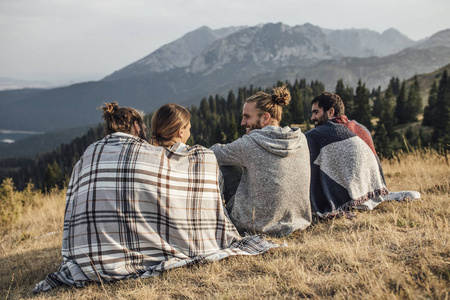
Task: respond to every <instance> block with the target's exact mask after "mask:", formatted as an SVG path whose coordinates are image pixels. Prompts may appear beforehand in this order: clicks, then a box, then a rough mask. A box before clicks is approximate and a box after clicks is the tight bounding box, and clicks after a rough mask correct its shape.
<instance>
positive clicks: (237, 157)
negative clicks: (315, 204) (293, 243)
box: [211, 86, 311, 236]
mask: <svg viewBox="0 0 450 300" xmlns="http://www.w3.org/2000/svg"><path fill="white" fill-rule="evenodd" d="M290 100H291V95H290V93H289V90H288V89H287V88H286V86H282V87H278V88H275V89H274V90H273V94H267V93H264V92H258V93H256V94H255V95H253V96H251V97H249V98H248V99H247V100H246V101H245V104H244V107H243V112H242V122H241V125H242V126H244V127H245V128H246V130H247V134H246V135H244V136H243V137H242V138H240V139H238V140H236V141H234V142H232V143H229V144H226V145H221V144H215V145H213V146H212V147H211V150H213V151H214V154H215V155H216V157H217V161H218V162H219V165H220V166H222V167H221V171H222V172H223V175H224V179H225V191H224V196H225V202H226V206H227V207H226V208H227V211H228V214H229V216H230V219H231V221H232V222H233V223H234V225H235V226H236V227H237V229H238V230H239V231H240V232H241V233H243V232H250V233H252V232H260V233H265V234H269V235H275V236H283V235H288V234H291V233H292V232H293V231H295V230H302V229H304V228H306V227H308V226H309V225H310V224H311V206H310V201H309V184H310V176H311V175H310V164H309V150H308V144H307V142H306V138H305V135H304V134H303V133H302V132H301V130H300V129H299V128H297V127H292V128H291V127H289V126H286V127H284V128H282V127H280V121H281V117H282V114H283V106H284V105H288V104H289V102H290ZM231 166H232V167H231Z"/></svg>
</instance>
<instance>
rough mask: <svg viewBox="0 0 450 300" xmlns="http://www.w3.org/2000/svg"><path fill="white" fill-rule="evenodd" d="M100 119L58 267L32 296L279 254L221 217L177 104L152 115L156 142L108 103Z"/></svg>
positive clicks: (208, 154)
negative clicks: (101, 129)
mask: <svg viewBox="0 0 450 300" xmlns="http://www.w3.org/2000/svg"><path fill="white" fill-rule="evenodd" d="M103 118H104V119H105V120H106V134H107V135H106V136H105V137H104V138H103V139H102V140H100V141H97V142H95V143H93V144H92V145H90V146H89V147H88V148H87V149H86V151H85V152H84V154H83V155H82V157H81V158H80V160H79V161H78V162H77V164H76V165H75V167H74V168H73V173H72V175H71V179H70V183H69V186H68V190H67V197H66V208H65V217H64V229H63V241H62V256H63V262H62V263H61V265H60V267H59V270H58V271H57V272H55V273H52V274H49V275H48V276H47V277H46V279H45V280H43V281H41V282H39V283H38V284H37V285H36V287H35V288H34V290H33V292H34V293H37V292H42V291H48V290H50V289H52V288H54V287H57V286H61V285H71V286H75V287H83V286H85V285H86V284H87V283H89V282H113V281H117V280H122V279H126V278H145V277H149V276H153V275H157V274H158V272H160V271H164V270H168V269H172V268H176V267H181V266H186V265H193V264H200V263H205V262H210V261H215V260H219V259H222V258H225V257H228V256H231V255H256V254H261V253H263V252H265V251H267V250H269V249H271V248H274V247H278V245H277V244H275V243H273V242H271V241H268V240H265V239H264V237H262V236H249V237H245V238H241V237H240V236H239V233H238V232H237V230H236V229H235V227H234V226H233V224H232V223H231V222H230V221H229V220H228V218H227V217H226V215H225V213H224V209H223V204H222V199H221V194H220V189H219V184H218V182H219V168H218V165H217V161H216V158H215V155H214V153H213V152H212V151H211V150H209V149H206V148H204V147H202V146H198V145H197V146H193V147H189V146H186V145H185V143H186V141H187V139H188V138H189V135H190V131H189V129H190V121H189V120H190V114H189V112H188V111H187V110H186V109H185V108H184V107H181V106H179V105H176V104H166V105H164V106H163V107H161V108H160V109H159V110H158V111H157V112H155V114H154V116H153V119H152V129H153V133H152V136H151V142H152V144H153V145H152V144H149V143H148V142H146V141H145V140H144V139H145V130H146V127H145V125H144V122H143V118H142V114H141V113H139V112H137V111H136V110H134V109H132V108H119V106H118V105H117V103H107V104H106V105H105V106H104V107H103ZM155 145H156V146H155Z"/></svg>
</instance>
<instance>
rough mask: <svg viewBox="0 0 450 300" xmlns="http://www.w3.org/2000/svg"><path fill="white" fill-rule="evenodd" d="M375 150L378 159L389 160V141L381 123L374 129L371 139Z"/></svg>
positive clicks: (390, 153) (390, 150)
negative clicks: (384, 158)
mask: <svg viewBox="0 0 450 300" xmlns="http://www.w3.org/2000/svg"><path fill="white" fill-rule="evenodd" d="M373 140H374V141H373V142H374V144H375V149H377V154H378V155H379V156H380V157H386V158H389V157H391V156H392V147H391V141H390V139H389V135H388V132H387V130H386V127H385V126H384V123H383V122H382V121H380V122H378V124H377V126H376V128H375V134H374V137H373Z"/></svg>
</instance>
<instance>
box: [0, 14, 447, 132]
mask: <svg viewBox="0 0 450 300" xmlns="http://www.w3.org/2000/svg"><path fill="white" fill-rule="evenodd" d="M448 63H450V29H446V30H443V31H440V32H438V33H436V34H435V35H433V36H431V37H429V38H427V39H424V40H421V41H412V40H410V39H409V38H408V37H406V36H405V35H403V34H401V33H400V32H399V31H397V30H395V29H388V30H386V31H385V32H383V33H381V34H380V33H377V32H375V31H371V30H368V29H347V30H330V29H323V28H320V27H318V26H314V25H312V24H304V25H298V26H288V25H285V24H282V23H277V24H273V23H269V24H261V25H258V26H254V27H230V28H223V29H218V30H212V29H210V28H208V27H201V28H199V29H197V30H195V31H192V32H189V33H187V34H186V35H184V36H183V37H181V38H179V39H177V40H175V41H173V42H172V43H170V44H167V45H164V46H162V47H161V48H159V49H157V50H156V51H154V52H152V53H150V54H149V55H147V56H146V57H144V58H142V59H139V60H138V61H136V62H134V63H131V64H130V65H128V66H125V67H124V68H122V69H120V70H118V71H116V72H114V73H112V74H110V75H108V76H106V77H105V78H104V79H102V80H100V81H95V82H85V83H80V84H75V85H71V86H67V87H62V88H56V89H49V90H40V89H33V90H12V91H2V92H0V107H1V110H2V112H3V116H2V118H0V128H2V129H13V130H31V129H32V130H36V131H48V130H54V129H58V128H69V127H76V126H80V125H86V124H96V123H98V122H99V121H100V120H101V119H100V112H99V111H97V110H96V107H99V106H100V105H102V103H103V102H106V101H117V102H119V104H120V105H121V106H132V107H136V108H138V109H142V110H144V111H146V112H150V111H152V110H154V109H156V108H157V107H159V106H160V105H162V104H163V103H166V102H177V103H180V104H182V105H185V106H189V105H191V104H198V102H199V101H200V99H201V98H203V97H205V96H208V95H210V94H216V93H219V94H225V93H227V92H228V91H229V90H230V89H233V90H236V89H237V88H238V87H239V86H248V85H250V84H253V85H254V86H262V87H265V86H272V85H273V84H275V83H276V82H277V81H284V80H290V81H294V80H295V79H297V78H305V79H307V80H308V81H311V80H319V81H321V82H323V83H324V84H325V88H326V89H327V90H330V91H332V90H334V86H335V84H336V82H337V80H338V79H340V78H342V79H343V80H344V83H345V84H346V85H349V86H356V84H357V81H358V80H359V79H361V80H362V81H363V82H365V83H366V86H367V87H369V88H376V87H378V86H381V87H382V88H385V87H386V86H387V84H388V82H389V79H390V78H391V77H399V78H400V79H401V80H402V79H406V78H409V77H411V76H413V75H414V74H421V73H427V72H431V71H434V70H436V69H438V68H440V67H442V66H444V65H447V64H448Z"/></svg>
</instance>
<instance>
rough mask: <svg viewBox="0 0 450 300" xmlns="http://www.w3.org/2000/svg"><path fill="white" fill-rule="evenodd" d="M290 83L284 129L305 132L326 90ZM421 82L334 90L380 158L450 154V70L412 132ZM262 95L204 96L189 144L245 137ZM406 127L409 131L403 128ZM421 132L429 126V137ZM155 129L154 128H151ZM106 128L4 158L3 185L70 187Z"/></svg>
mask: <svg viewBox="0 0 450 300" xmlns="http://www.w3.org/2000/svg"><path fill="white" fill-rule="evenodd" d="M283 84H286V85H287V87H288V89H289V90H290V92H291V98H292V99H291V102H290V104H289V105H287V106H284V107H283V118H282V121H281V126H286V125H291V124H299V125H300V126H301V127H302V129H303V130H304V131H305V130H306V131H307V130H309V129H310V126H311V125H310V116H311V113H310V111H311V104H310V102H311V100H312V99H313V98H314V97H315V96H317V95H319V94H320V93H322V92H323V91H324V85H323V83H321V82H319V81H317V80H316V81H311V82H307V81H306V80H305V79H300V80H296V81H295V82H294V83H290V82H281V81H280V82H277V83H276V86H281V85H283ZM420 89H421V87H420V84H419V81H418V78H417V76H415V77H414V78H413V82H412V84H410V85H409V87H408V88H407V84H406V81H403V82H400V80H399V78H394V77H393V78H391V80H390V83H389V85H388V88H387V89H386V90H385V91H383V92H382V91H381V88H380V87H378V89H372V91H370V90H369V89H368V88H366V86H365V83H363V82H362V81H361V80H360V81H359V82H358V85H357V86H356V88H353V87H350V86H348V85H345V84H344V82H343V80H339V81H338V82H337V83H336V87H335V92H336V93H337V94H338V95H340V96H341V98H342V100H343V101H344V104H345V110H346V115H347V116H348V117H349V119H354V120H356V121H358V122H360V123H361V124H363V125H365V126H366V127H367V128H368V129H369V130H371V131H372V132H373V134H374V143H375V147H376V149H377V152H378V154H379V155H380V156H381V157H384V158H390V157H392V156H393V153H394V152H395V151H397V150H399V149H405V147H407V144H405V143H409V144H410V145H412V146H415V147H424V146H432V147H436V148H439V147H441V148H442V149H445V150H447V149H448V147H449V143H450V118H449V114H450V79H449V77H448V74H447V71H444V73H443V74H442V76H441V78H440V79H439V80H438V81H435V82H434V83H433V85H432V87H431V89H430V93H429V97H428V106H426V107H425V109H424V111H423V121H422V124H423V126H427V127H423V126H420V129H419V131H418V132H413V129H412V127H408V124H411V122H416V123H417V121H418V116H419V115H420V114H421V113H422V100H421V97H420ZM258 91H265V92H268V93H271V92H272V89H271V88H266V89H264V90H263V89H262V88H260V87H253V86H250V87H241V88H239V89H238V90H237V93H236V94H235V92H234V91H233V90H230V91H229V92H228V95H227V97H226V98H225V97H223V96H221V95H217V94H216V95H211V96H209V97H208V98H206V97H205V98H203V99H202V100H201V101H200V105H199V106H198V107H197V106H195V105H192V106H191V107H190V108H188V109H189V111H190V113H191V137H190V138H189V140H188V144H190V145H193V144H200V145H203V146H205V147H209V146H211V145H212V144H214V143H229V142H232V141H234V140H236V139H237V138H239V137H240V136H242V135H243V134H244V133H245V129H244V128H243V127H242V126H240V121H241V118H242V107H243V104H244V102H245V99H246V98H248V97H249V96H251V95H253V94H255V93H256V92H258ZM151 117H152V114H147V115H146V116H145V118H144V122H145V123H146V125H147V127H148V128H150V120H151ZM405 126H406V130H405ZM423 128H431V130H432V132H431V134H426V133H425V131H424V130H423ZM149 130H151V129H149ZM103 136H104V134H103V125H98V126H96V127H93V128H91V129H90V130H89V131H88V132H87V133H86V134H85V135H83V136H81V137H77V138H75V139H73V140H72V141H71V142H70V143H68V144H61V145H60V146H59V147H58V148H56V149H55V150H53V151H50V152H47V153H43V154H40V155H38V156H37V157H36V158H35V159H29V158H8V159H3V160H0V181H3V179H5V178H7V177H9V178H12V180H13V181H14V185H15V186H16V187H17V188H18V189H19V190H22V189H24V188H26V186H27V184H28V183H30V182H32V183H33V184H34V186H35V187H36V188H39V189H41V190H43V191H48V190H49V189H51V188H53V187H58V188H63V187H64V186H65V185H67V183H68V180H69V177H70V174H71V172H72V168H73V166H74V165H75V163H76V162H77V161H78V159H79V158H80V156H81V155H82V154H83V152H84V150H85V149H86V148H87V147H88V146H89V145H90V144H92V143H93V142H95V141H97V140H99V139H101V138H102V137H103Z"/></svg>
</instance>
